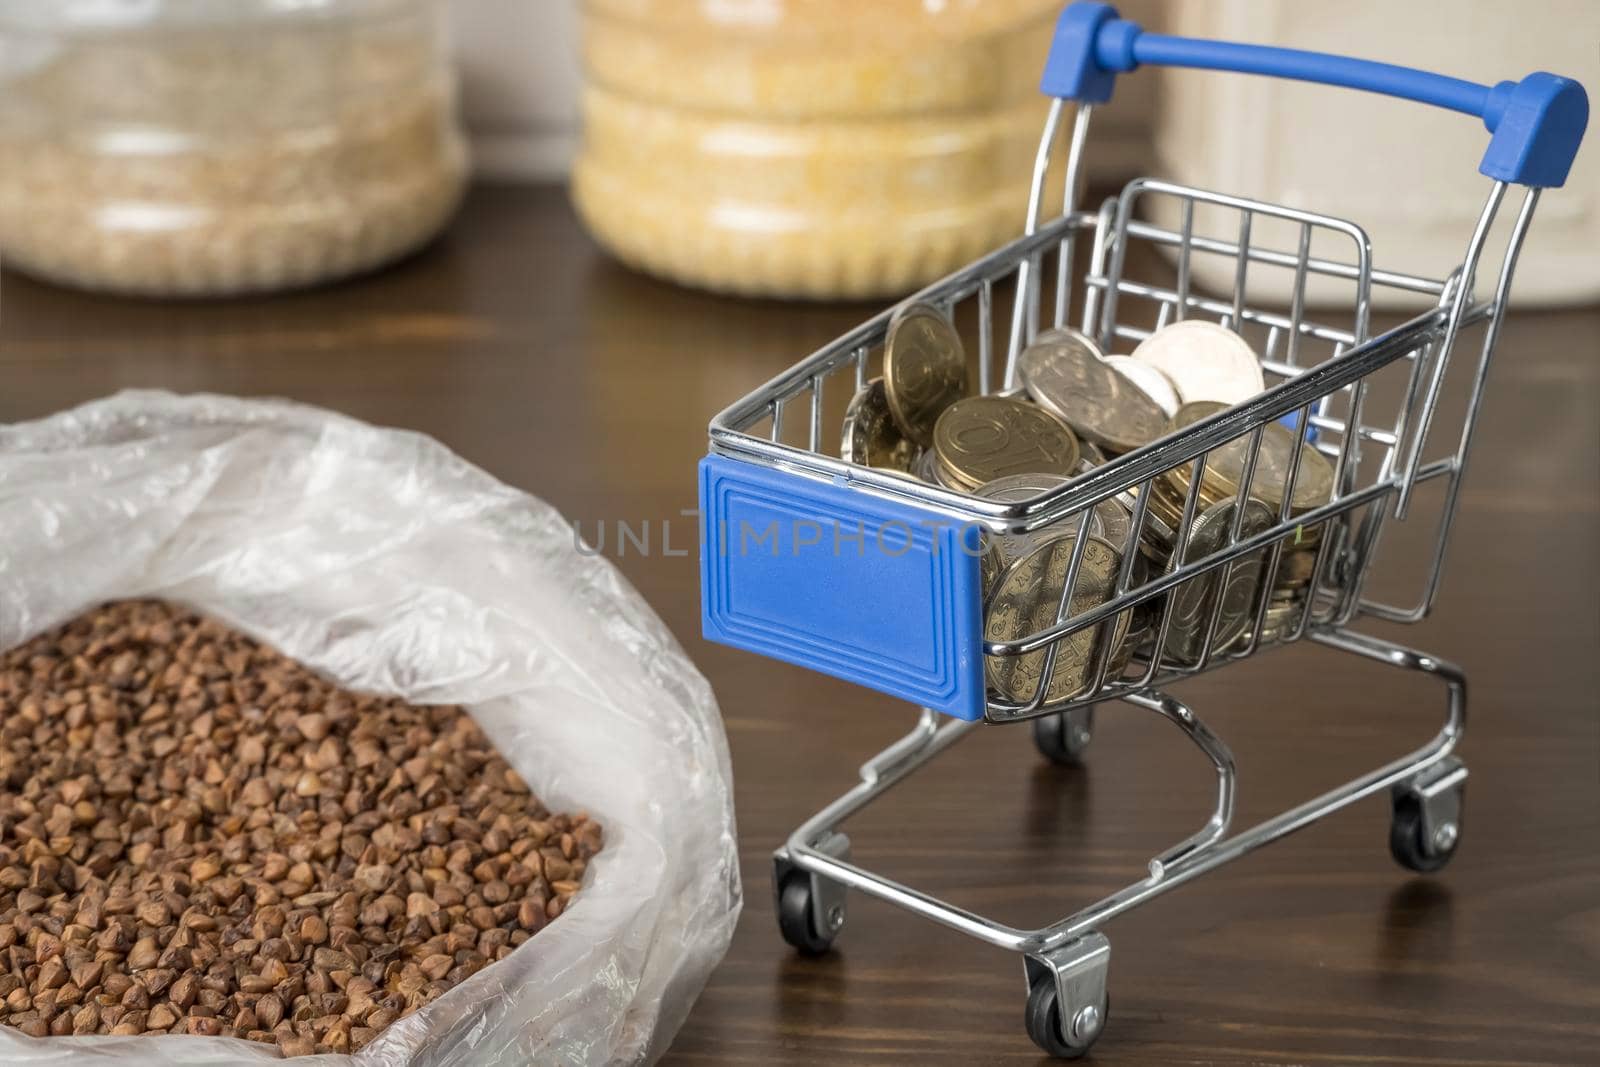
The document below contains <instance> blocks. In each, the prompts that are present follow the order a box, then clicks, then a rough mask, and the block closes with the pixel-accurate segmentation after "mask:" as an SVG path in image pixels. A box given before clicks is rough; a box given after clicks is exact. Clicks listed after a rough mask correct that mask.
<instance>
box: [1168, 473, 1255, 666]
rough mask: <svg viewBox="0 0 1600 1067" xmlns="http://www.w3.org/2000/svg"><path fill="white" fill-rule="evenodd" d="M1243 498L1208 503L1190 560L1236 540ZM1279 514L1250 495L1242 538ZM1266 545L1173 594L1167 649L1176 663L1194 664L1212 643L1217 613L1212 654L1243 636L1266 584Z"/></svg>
mask: <svg viewBox="0 0 1600 1067" xmlns="http://www.w3.org/2000/svg"><path fill="white" fill-rule="evenodd" d="M1237 510H1238V504H1237V502H1236V501H1233V500H1224V501H1221V502H1220V503H1217V504H1214V505H1212V506H1211V507H1209V508H1207V509H1206V510H1205V512H1204V513H1203V514H1201V515H1200V516H1198V517H1197V518H1196V519H1195V520H1194V526H1193V528H1192V529H1191V530H1190V533H1189V541H1188V544H1187V545H1186V546H1185V548H1184V556H1183V562H1184V563H1195V562H1197V561H1199V560H1202V559H1205V558H1206V557H1207V556H1211V555H1214V554H1215V553H1218V552H1221V551H1223V550H1224V549H1226V548H1227V547H1228V546H1229V545H1231V544H1233V543H1234V539H1233V537H1232V536H1231V535H1232V528H1233V521H1234V513H1235V512H1236V511H1237ZM1276 519H1277V517H1276V516H1275V515H1273V513H1272V512H1271V511H1270V510H1269V509H1268V508H1267V505H1265V504H1263V503H1262V502H1261V501H1259V500H1255V499H1253V498H1252V499H1247V500H1246V501H1245V503H1244V513H1243V514H1242V515H1240V516H1239V538H1238V539H1239V540H1244V539H1246V538H1249V537H1254V536H1255V535H1256V534H1259V533H1262V532H1263V531H1266V530H1270V529H1271V528H1272V527H1273V525H1274V524H1275V522H1276ZM1265 555H1266V550H1265V549H1261V550H1259V551H1257V552H1252V553H1250V554H1249V555H1246V556H1244V557H1242V558H1241V559H1237V560H1234V561H1233V562H1231V563H1227V564H1224V565H1223V566H1221V567H1218V568H1213V569H1212V570H1209V571H1207V572H1205V573H1204V574H1201V575H1197V576H1195V577H1193V578H1190V579H1189V580H1188V581H1186V582H1183V583H1182V584H1180V585H1179V586H1177V587H1176V588H1175V589H1173V590H1172V592H1171V594H1170V596H1169V597H1168V604H1169V606H1168V609H1167V610H1168V613H1169V615H1170V616H1171V621H1170V623H1169V624H1168V630H1167V640H1166V644H1165V646H1164V647H1163V650H1162V652H1163V655H1164V656H1166V657H1167V658H1168V659H1171V660H1172V661H1174V662H1175V663H1178V664H1181V665H1184V666H1192V665H1194V664H1196V663H1198V662H1199V661H1200V657H1201V653H1202V652H1204V651H1205V649H1206V634H1207V633H1208V632H1211V626H1212V619H1213V617H1215V619H1216V630H1215V632H1214V635H1213V637H1212V639H1211V644H1210V650H1211V653H1212V654H1216V653H1218V652H1222V651H1223V650H1225V649H1227V648H1228V647H1229V646H1230V645H1232V644H1233V643H1234V642H1235V641H1237V640H1238V639H1239V638H1240V637H1241V636H1242V635H1243V634H1244V633H1245V631H1246V629H1248V627H1249V626H1250V623H1251V621H1252V620H1253V618H1254V614H1255V606H1256V593H1257V592H1258V591H1259V589H1260V587H1261V578H1262V570H1263V568H1264V566H1265V563H1266V559H1265Z"/></svg>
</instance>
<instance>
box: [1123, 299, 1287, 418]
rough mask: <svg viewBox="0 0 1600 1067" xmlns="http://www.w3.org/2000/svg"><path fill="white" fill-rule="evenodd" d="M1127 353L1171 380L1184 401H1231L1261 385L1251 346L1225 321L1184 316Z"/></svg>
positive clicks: (1244, 397) (1263, 383)
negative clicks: (1220, 323) (1224, 322)
mask: <svg viewBox="0 0 1600 1067" xmlns="http://www.w3.org/2000/svg"><path fill="white" fill-rule="evenodd" d="M1133 358H1134V359H1135V360H1137V361H1139V362H1141V363H1148V364H1150V365H1151V366H1152V367H1154V368H1156V369H1157V370H1159V371H1161V372H1162V373H1163V374H1165V375H1166V376H1167V377H1168V378H1169V379H1171V381H1172V384H1173V387H1174V388H1175V389H1177V391H1178V399H1179V400H1181V401H1182V402H1183V403H1185V404H1190V403H1194V402H1195V401H1197V400H1216V401H1220V402H1222V403H1223V404H1237V403H1239V402H1240V401H1243V400H1249V399H1250V398H1251V397H1253V396H1255V395H1256V394H1258V393H1260V392H1261V391H1262V390H1264V389H1265V388H1266V381H1265V379H1264V378H1262V376H1261V363H1260V361H1259V360H1258V359H1256V353H1255V349H1253V348H1251V347H1250V344H1249V342H1247V341H1246V340H1245V339H1244V338H1243V337H1240V336H1239V335H1238V334H1236V333H1234V332H1233V331H1232V330H1230V329H1228V328H1227V327H1226V326H1220V325H1218V324H1217V323H1215V322H1206V321H1205V320H1203V319H1185V320H1184V321H1182V322H1175V323H1173V324H1171V325H1170V326H1163V327H1162V328H1161V329H1159V330H1157V331H1156V332H1155V333H1153V334H1151V335H1150V336H1149V337H1147V338H1145V339H1144V340H1143V341H1141V342H1140V343H1139V346H1138V347H1137V348H1135V349H1134V350H1133Z"/></svg>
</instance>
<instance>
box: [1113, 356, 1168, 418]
mask: <svg viewBox="0 0 1600 1067" xmlns="http://www.w3.org/2000/svg"><path fill="white" fill-rule="evenodd" d="M1106 365H1107V366H1109V367H1110V368H1111V369H1112V370H1114V371H1116V372H1117V373H1118V374H1120V375H1122V376H1123V377H1124V378H1126V379H1128V380H1129V381H1130V382H1132V383H1133V384H1134V385H1136V386H1138V387H1139V388H1140V389H1141V390H1143V391H1144V395H1145V396H1148V397H1149V398H1150V399H1151V400H1152V401H1154V402H1155V405H1156V407H1158V408H1160V409H1161V412H1162V414H1164V415H1166V416H1167V418H1169V419H1170V418H1171V417H1172V416H1173V415H1175V414H1177V412H1178V408H1179V407H1181V406H1182V404H1183V401H1181V400H1179V399H1178V387H1177V386H1175V385H1173V384H1172V379H1171V378H1168V377H1167V374H1166V372H1165V371H1163V370H1162V369H1161V368H1159V367H1157V366H1156V365H1155V364H1153V363H1144V362H1142V361H1140V360H1137V359H1134V358H1133V357H1132V356H1107V357H1106Z"/></svg>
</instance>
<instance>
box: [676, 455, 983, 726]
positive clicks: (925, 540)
mask: <svg viewBox="0 0 1600 1067" xmlns="http://www.w3.org/2000/svg"><path fill="white" fill-rule="evenodd" d="M700 516H701V519H700V521H701V538H700V583H701V613H702V622H703V626H704V631H705V636H706V637H707V638H708V639H710V640H712V641H718V642H721V643H722V644H726V645H733V646H734V647H736V648H743V649H748V650H750V651H752V652H759V653H761V654H763V655H767V656H771V657H773V658H775V659H781V660H785V661H787V662H789V663H796V664H799V665H800V666H802V667H810V668H812V669H813V670H817V671H821V672H823V673H824V674H831V675H833V676H834V677H836V678H843V679H845V680H847V681H851V682H857V683H859V684H861V685H864V686H868V687H869V688H872V689H876V690H879V691H881V692H884V693H888V694H890V695H891V696H895V697H899V698H901V699H903V700H909V701H911V702H912V703H914V704H918V705H920V706H922V707H928V708H933V709H934V710H936V711H942V712H945V713H946V714H949V715H953V716H955V717H957V718H960V719H978V718H981V717H982V716H983V707H984V684H983V645H982V633H981V627H982V620H981V611H980V604H979V594H980V589H979V578H978V559H977V552H976V547H977V544H978V531H977V530H976V529H975V528H964V527H961V526H958V525H956V524H954V523H952V522H951V521H950V520H949V519H948V518H945V517H943V516H941V515H940V514H939V513H938V512H936V511H933V510H930V509H927V508H921V507H917V506H915V505H912V504H905V503H900V502H898V501H892V500H886V499H883V498H880V497H875V496H872V495H870V494H868V493H864V492H862V491H860V490H858V489H849V488H846V487H845V486H843V485H836V484H832V483H829V482H823V481H819V480H817V479H814V478H807V477H804V476H802V475H798V474H793V473H790V472H787V471H782V470H775V469H773V468H769V467H763V466H759V465H757V464H753V463H740V462H737V461H735V460H731V459H727V458H726V457H722V456H707V457H706V458H705V459H704V460H702V461H701V462H700Z"/></svg>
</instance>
